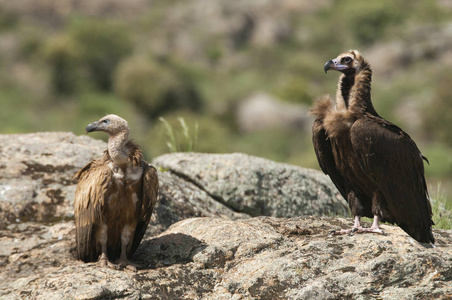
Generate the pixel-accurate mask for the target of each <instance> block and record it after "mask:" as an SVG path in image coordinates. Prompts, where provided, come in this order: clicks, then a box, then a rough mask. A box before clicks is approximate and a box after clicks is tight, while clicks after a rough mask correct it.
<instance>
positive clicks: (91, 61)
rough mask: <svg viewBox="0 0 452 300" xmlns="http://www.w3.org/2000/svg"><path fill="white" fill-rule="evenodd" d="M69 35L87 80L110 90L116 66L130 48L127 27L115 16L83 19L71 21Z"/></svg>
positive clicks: (130, 43)
mask: <svg viewBox="0 0 452 300" xmlns="http://www.w3.org/2000/svg"><path fill="white" fill-rule="evenodd" d="M69 35H70V38H72V39H73V41H74V43H75V44H76V47H77V50H78V52H79V53H78V54H79V57H80V63H81V64H82V67H83V68H84V69H85V70H86V71H87V75H88V80H89V81H92V83H93V84H94V86H95V87H96V88H98V89H101V90H105V91H108V90H110V88H111V86H112V81H113V73H114V70H115V68H116V66H117V65H118V63H119V62H120V61H121V59H123V58H124V57H125V56H126V55H128V54H129V53H130V52H131V50H132V38H131V33H130V32H129V30H128V28H127V27H125V25H124V24H122V23H120V22H118V21H114V20H105V19H100V20H89V19H83V20H79V21H76V22H73V23H72V24H71V25H70V28H69Z"/></svg>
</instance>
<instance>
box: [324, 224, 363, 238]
mask: <svg viewBox="0 0 452 300" xmlns="http://www.w3.org/2000/svg"><path fill="white" fill-rule="evenodd" d="M361 229H362V227H361V226H360V227H353V228H352V229H341V228H339V229H337V230H332V231H330V233H329V234H328V237H332V236H333V235H344V234H349V235H352V234H353V233H355V232H357V231H359V230H361Z"/></svg>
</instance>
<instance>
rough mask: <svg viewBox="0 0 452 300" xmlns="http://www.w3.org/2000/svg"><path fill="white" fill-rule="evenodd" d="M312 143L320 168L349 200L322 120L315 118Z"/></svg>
mask: <svg viewBox="0 0 452 300" xmlns="http://www.w3.org/2000/svg"><path fill="white" fill-rule="evenodd" d="M312 143H313V144H314V151H315V154H316V156H317V160H318V161H319V165H320V168H322V171H323V172H324V173H325V174H327V175H328V176H330V178H331V181H333V183H334V185H335V186H336V188H337V189H338V190H339V192H340V193H341V195H342V197H344V199H345V200H347V192H346V185H345V179H344V177H343V176H342V175H341V173H340V172H339V170H338V169H337V167H336V163H335V161H334V156H333V152H332V147H331V142H330V140H329V138H328V135H327V133H326V131H325V129H324V128H323V126H322V123H321V121H320V120H315V121H314V125H313V126H312Z"/></svg>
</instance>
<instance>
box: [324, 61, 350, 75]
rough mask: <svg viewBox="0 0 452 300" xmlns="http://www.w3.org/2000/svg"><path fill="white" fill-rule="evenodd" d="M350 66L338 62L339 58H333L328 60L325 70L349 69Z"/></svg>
mask: <svg viewBox="0 0 452 300" xmlns="http://www.w3.org/2000/svg"><path fill="white" fill-rule="evenodd" d="M347 68H348V66H347V65H343V64H341V63H339V62H338V60H337V59H336V58H335V59H332V60H330V61H327V62H326V64H325V66H324V67H323V70H324V71H325V73H326V72H328V71H329V70H336V71H342V70H345V69H347Z"/></svg>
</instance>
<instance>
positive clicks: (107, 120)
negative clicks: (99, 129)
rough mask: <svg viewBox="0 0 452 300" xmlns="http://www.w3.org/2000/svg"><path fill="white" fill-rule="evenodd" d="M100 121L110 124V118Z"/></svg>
mask: <svg viewBox="0 0 452 300" xmlns="http://www.w3.org/2000/svg"><path fill="white" fill-rule="evenodd" d="M102 123H104V124H110V120H109V119H105V120H103V121H102Z"/></svg>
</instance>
